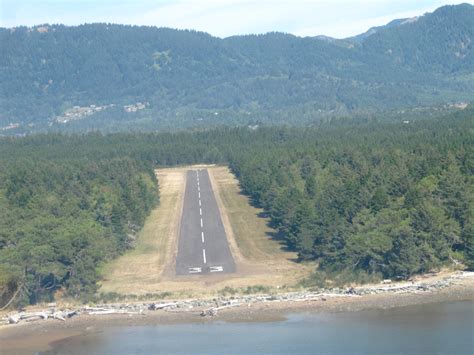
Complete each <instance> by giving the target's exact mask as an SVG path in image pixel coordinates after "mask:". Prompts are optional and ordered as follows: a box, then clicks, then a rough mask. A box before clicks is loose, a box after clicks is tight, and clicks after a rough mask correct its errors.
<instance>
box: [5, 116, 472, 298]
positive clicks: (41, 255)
mask: <svg viewBox="0 0 474 355" xmlns="http://www.w3.org/2000/svg"><path fill="white" fill-rule="evenodd" d="M473 117H474V111H473V109H472V108H468V109H465V110H462V111H459V112H458V113H456V114H453V115H450V116H446V117H442V118H441V119H430V120H420V121H418V122H412V123H409V124H404V123H391V124H388V123H387V124H375V123H371V124H357V125H354V124H346V123H344V122H338V123H333V124H330V125H324V126H321V127H319V128H305V129H300V128H258V129H255V130H254V129H249V128H233V129H231V128H221V129H215V130H210V131H203V132H181V133H174V134H171V133H163V134H114V135H106V136H103V135H100V134H97V133H93V134H87V135H80V136H76V135H73V136H64V135H58V134H48V135H33V136H28V137H24V138H2V139H0V217H1V218H0V270H7V272H6V273H5V275H2V278H1V279H0V281H1V282H2V285H0V286H1V287H3V289H5V290H6V291H5V292H6V293H7V294H11V292H12V289H13V288H15V287H16V286H15V285H18V284H23V285H25V289H26V290H27V291H28V293H27V294H26V293H25V297H26V298H25V299H24V300H25V301H30V302H35V301H38V300H48V299H51V298H52V297H53V292H54V291H55V290H59V289H64V290H66V292H67V293H68V294H70V295H74V296H76V295H88V294H91V293H93V292H94V291H95V290H96V281H97V271H96V270H97V268H98V267H99V266H100V264H101V263H103V262H104V261H106V260H109V259H111V258H113V257H115V256H117V255H119V254H120V253H121V252H123V251H124V250H125V249H126V248H128V247H129V246H130V244H131V242H132V239H133V238H132V236H133V234H134V233H135V232H136V231H137V230H138V229H139V228H140V227H141V226H142V225H143V221H144V219H145V217H146V216H147V214H148V213H149V211H150V210H151V208H152V207H153V205H154V203H155V201H156V182H155V177H154V173H153V168H154V167H156V166H165V165H168V166H169V165H179V164H193V163H200V162H203V161H205V162H210V163H226V164H229V166H230V167H231V169H232V170H233V172H234V173H235V174H236V176H237V178H238V179H239V181H240V185H241V187H242V189H243V191H244V192H245V193H246V194H248V195H249V196H250V198H251V200H252V201H253V202H254V203H255V204H256V205H258V206H261V207H263V208H264V210H265V213H266V214H267V215H268V216H269V217H270V222H271V224H272V226H273V227H274V228H276V229H277V231H278V238H281V239H282V240H283V241H284V242H285V243H286V245H287V247H288V248H289V249H292V250H295V251H297V252H298V254H299V258H300V260H310V259H315V260H318V261H319V264H320V266H321V268H322V269H323V270H324V272H325V273H327V274H328V275H335V274H336V273H340V275H341V276H338V277H336V279H337V280H339V281H337V280H336V281H337V282H343V281H344V280H351V277H350V274H353V275H354V278H352V280H369V279H372V278H373V277H379V276H380V275H382V276H383V277H402V278H405V277H408V276H410V275H412V274H414V273H419V272H424V271H428V270H431V269H434V268H438V267H440V266H443V265H446V264H451V263H452V262H453V260H456V261H460V262H464V263H465V264H466V265H467V266H468V267H470V268H472V267H473V253H474V248H473V247H474V242H473V230H474V228H473V215H472V213H473V212H472V211H473V210H474V208H473V206H474V195H473V192H474V188H473V179H472V176H473V172H474V164H473V163H474V160H473V158H472V157H473V147H474V144H473V143H474V142H473V137H472V121H473ZM342 271H343V272H342ZM341 272H342V273H341ZM364 275H365V276H364ZM318 277H319V276H318ZM318 277H316V276H315V278H316V279H317V278H318Z"/></svg>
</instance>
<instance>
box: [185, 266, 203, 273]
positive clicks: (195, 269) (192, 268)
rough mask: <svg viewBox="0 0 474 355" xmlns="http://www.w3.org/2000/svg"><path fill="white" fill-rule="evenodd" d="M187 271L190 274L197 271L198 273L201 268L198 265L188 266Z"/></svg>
mask: <svg viewBox="0 0 474 355" xmlns="http://www.w3.org/2000/svg"><path fill="white" fill-rule="evenodd" d="M188 272H189V273H190V274H197V273H199V272H202V268H200V267H190V268H189V269H188Z"/></svg>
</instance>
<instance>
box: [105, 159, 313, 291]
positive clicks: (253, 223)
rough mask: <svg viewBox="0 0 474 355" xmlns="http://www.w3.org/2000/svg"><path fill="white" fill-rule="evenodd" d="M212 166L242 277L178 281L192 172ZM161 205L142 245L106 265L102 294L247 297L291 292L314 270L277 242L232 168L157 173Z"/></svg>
mask: <svg viewBox="0 0 474 355" xmlns="http://www.w3.org/2000/svg"><path fill="white" fill-rule="evenodd" d="M198 167H200V168H203V167H206V168H207V169H208V171H209V175H210V179H211V183H212V186H213V189H214V192H215V195H216V200H217V203H218V205H219V209H220V212H221V217H222V221H223V223H224V227H225V230H226V234H227V238H228V241H229V245H230V249H231V252H232V255H233V257H234V259H235V262H236V266H237V272H236V273H235V274H222V275H215V274H213V275H199V276H198V275H191V276H176V275H175V273H174V264H175V258H176V253H177V240H178V233H179V223H180V219H181V211H182V205H183V195H184V188H185V176H186V171H187V170H188V169H193V168H198ZM156 173H157V176H158V179H159V183H160V205H159V206H158V207H157V208H156V209H155V210H153V211H152V213H151V215H150V216H149V217H148V219H147V221H146V223H145V226H144V228H143V230H142V231H141V233H140V235H139V238H138V240H137V245H136V247H135V248H134V249H133V250H130V251H129V252H127V253H126V254H125V255H123V256H121V257H120V258H118V259H116V260H114V261H113V262H111V263H109V264H108V265H106V266H105V267H104V269H103V277H104V280H103V282H102V284H101V288H100V290H99V292H104V293H107V292H116V293H119V294H124V295H145V294H158V293H163V292H167V293H169V294H170V297H173V298H176V297H199V296H212V295H216V294H218V293H219V292H222V290H223V289H224V288H225V289H226V290H232V292H238V293H240V292H243V291H244V290H245V289H247V288H248V287H251V288H252V287H254V288H255V287H256V288H259V287H260V288H261V287H270V288H275V289H276V288H280V289H281V288H291V286H293V285H295V284H296V283H297V282H298V281H299V280H301V279H302V278H304V277H306V276H307V275H308V274H309V273H310V272H311V270H313V269H314V265H301V264H296V263H295V262H294V259H295V258H296V255H295V254H294V253H291V252H287V251H284V250H283V249H282V246H281V244H280V243H279V242H278V241H275V240H274V239H272V238H271V235H272V234H273V233H274V231H273V230H272V229H271V228H270V227H268V225H267V223H268V221H267V219H265V218H261V217H259V215H260V213H261V210H259V209H257V208H255V207H252V206H251V205H250V204H249V201H248V198H247V197H246V196H244V195H242V194H241V192H240V188H239V185H238V181H237V179H236V178H235V177H234V175H233V174H232V173H231V172H230V171H229V169H228V168H227V167H222V166H202V165H201V166H191V167H179V168H167V169H159V170H157V172H156Z"/></svg>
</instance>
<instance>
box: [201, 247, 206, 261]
mask: <svg viewBox="0 0 474 355" xmlns="http://www.w3.org/2000/svg"><path fill="white" fill-rule="evenodd" d="M202 260H203V261H204V264H205V263H206V249H203V250H202Z"/></svg>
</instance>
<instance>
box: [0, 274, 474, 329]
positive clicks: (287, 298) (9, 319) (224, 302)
mask: <svg viewBox="0 0 474 355" xmlns="http://www.w3.org/2000/svg"><path fill="white" fill-rule="evenodd" d="M466 277H474V272H459V273H456V274H454V275H451V276H449V277H447V278H444V279H440V280H436V281H431V282H424V283H423V282H404V283H393V284H392V283H391V281H390V282H389V280H384V282H382V285H378V286H361V287H349V288H333V289H325V290H317V291H310V290H303V291H299V292H287V293H277V294H265V295H242V296H231V297H218V298H213V299H189V300H179V301H173V302H152V303H128V304H127V303H123V304H104V305H98V306H95V307H90V306H84V307H79V308H77V309H58V308H57V306H56V304H54V303H53V304H50V305H49V309H48V310H46V311H45V310H42V311H40V312H17V313H14V314H10V315H7V316H6V317H4V318H3V321H4V322H5V323H7V324H16V323H19V322H22V321H25V322H31V321H38V320H45V319H57V320H60V321H65V320H67V319H68V318H71V317H74V316H76V315H81V314H88V315H95V316H101V315H111V314H129V315H146V314H147V313H148V312H154V311H157V310H162V311H166V312H193V313H196V314H197V315H200V316H202V317H214V316H216V315H217V313H218V311H220V310H223V309H227V308H231V307H240V306H243V305H247V306H250V305H252V304H258V303H266V302H304V301H326V300H327V299H328V298H334V297H360V296H362V295H367V294H378V293H419V292H429V291H435V290H439V289H442V288H445V287H448V286H449V285H451V284H453V283H455V282H456V280H459V279H462V278H466Z"/></svg>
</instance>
